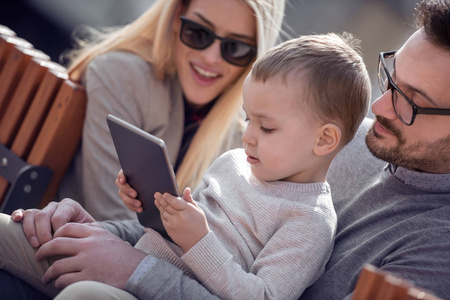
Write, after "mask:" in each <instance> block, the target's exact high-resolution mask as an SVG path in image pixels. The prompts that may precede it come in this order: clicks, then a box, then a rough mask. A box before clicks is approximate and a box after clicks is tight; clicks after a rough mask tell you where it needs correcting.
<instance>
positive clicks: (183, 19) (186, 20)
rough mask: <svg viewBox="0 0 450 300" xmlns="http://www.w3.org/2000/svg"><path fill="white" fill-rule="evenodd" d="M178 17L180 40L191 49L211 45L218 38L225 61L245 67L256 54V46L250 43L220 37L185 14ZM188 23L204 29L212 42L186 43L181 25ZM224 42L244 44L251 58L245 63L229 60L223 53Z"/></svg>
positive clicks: (201, 48)
mask: <svg viewBox="0 0 450 300" xmlns="http://www.w3.org/2000/svg"><path fill="white" fill-rule="evenodd" d="M180 19H181V28H180V40H181V41H182V42H183V44H185V45H186V46H188V47H190V48H192V49H196V50H203V49H206V48H208V47H209V46H211V45H212V44H213V43H214V40H219V41H220V54H221V55H222V58H223V59H224V60H225V61H226V62H228V63H229V64H231V65H234V66H238V67H246V66H248V65H249V64H250V63H251V62H252V61H253V60H254V59H255V57H256V54H257V48H256V47H255V46H253V45H251V44H248V43H245V42H242V41H239V40H235V39H231V38H224V37H220V36H218V35H216V34H215V33H214V32H213V31H212V30H210V29H209V28H207V27H205V26H203V25H202V24H199V23H197V22H195V21H192V20H190V19H188V18H186V17H185V16H180ZM188 23H190V24H194V25H195V26H197V27H199V28H201V29H202V30H204V31H206V32H207V33H208V34H209V35H210V36H211V37H212V38H213V40H212V42H211V43H210V44H207V45H206V46H204V47H195V46H193V45H191V44H189V43H186V41H185V40H184V39H183V27H184V26H185V25H186V24H188ZM226 42H231V43H235V44H240V45H245V46H247V47H249V50H250V52H249V53H250V54H251V58H249V59H248V61H247V62H246V63H245V64H237V63H236V62H233V61H230V60H229V58H227V56H226V55H224V53H225V47H224V45H225V44H226Z"/></svg>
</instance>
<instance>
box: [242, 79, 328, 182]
mask: <svg viewBox="0 0 450 300" xmlns="http://www.w3.org/2000/svg"><path fill="white" fill-rule="evenodd" d="M304 95H305V92H304V88H303V87H302V84H301V82H299V80H298V81H297V82H294V81H292V80H290V81H288V84H285V83H283V81H282V80H281V78H279V76H275V77H274V78H271V79H269V80H267V81H266V82H265V83H262V82H261V81H255V80H253V78H252V76H251V74H250V75H249V76H248V77H247V79H246V80H245V82H244V86H243V99H244V105H243V108H244V110H245V113H246V119H247V128H246V130H245V132H244V134H243V136H242V142H243V143H244V148H245V152H246V154H247V161H248V162H249V163H250V165H251V169H252V174H253V175H254V176H255V177H256V178H258V179H260V180H265V181H273V180H285V181H290V182H316V181H317V180H316V173H317V172H316V171H315V168H313V167H312V166H313V162H315V161H316V160H317V157H315V155H314V153H313V147H314V143H315V142H316V140H317V138H316V134H317V131H318V129H319V126H320V125H319V124H318V123H317V122H313V121H311V119H312V118H311V117H309V115H308V111H307V109H306V108H305V107H303V106H302V104H301V103H302V97H304Z"/></svg>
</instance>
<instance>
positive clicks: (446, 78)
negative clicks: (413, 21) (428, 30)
mask: <svg viewBox="0 0 450 300" xmlns="http://www.w3.org/2000/svg"><path fill="white" fill-rule="evenodd" d="M395 68H396V75H397V79H398V81H399V82H397V83H398V84H400V85H407V86H410V87H412V89H413V90H416V91H419V92H422V93H423V94H424V95H426V96H428V97H429V98H431V100H432V101H431V102H433V104H434V105H436V106H443V107H449V108H450V50H448V49H444V48H442V47H438V46H436V45H434V44H433V43H431V41H430V40H429V39H428V38H427V37H426V34H425V31H424V30H423V29H419V30H417V31H416V32H415V33H414V34H413V35H412V36H411V37H410V38H409V39H408V40H407V41H406V43H405V44H404V45H403V47H402V48H400V49H399V51H397V53H396V57H395Z"/></svg>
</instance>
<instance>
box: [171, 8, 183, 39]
mask: <svg viewBox="0 0 450 300" xmlns="http://www.w3.org/2000/svg"><path fill="white" fill-rule="evenodd" d="M185 12H186V7H185V5H184V3H183V1H178V4H177V8H176V9H175V14H174V16H173V24H172V28H173V30H174V31H175V33H176V34H178V33H179V31H180V27H181V20H180V17H181V16H182V15H183V14H184V13H185Z"/></svg>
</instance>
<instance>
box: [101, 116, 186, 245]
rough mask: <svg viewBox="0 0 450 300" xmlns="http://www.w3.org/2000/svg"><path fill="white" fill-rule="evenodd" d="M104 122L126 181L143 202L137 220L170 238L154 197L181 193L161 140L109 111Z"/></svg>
mask: <svg viewBox="0 0 450 300" xmlns="http://www.w3.org/2000/svg"><path fill="white" fill-rule="evenodd" d="M107 122H108V126H109V130H110V132H111V136H112V139H113V142H114V146H115V148H116V152H117V156H118V157H119V162H120V165H121V167H122V170H123V173H124V174H125V176H126V178H127V183H128V184H129V185H130V186H131V187H132V188H133V189H134V190H136V192H137V194H138V195H137V199H139V200H140V201H141V202H142V208H143V211H142V212H141V213H138V214H137V217H138V219H139V222H140V223H141V224H142V225H144V226H145V227H149V228H153V229H154V230H156V231H157V232H159V233H160V234H161V235H162V236H164V237H165V238H169V237H168V235H167V232H166V230H165V229H164V226H163V224H162V221H161V216H160V213H159V210H158V208H157V207H156V205H155V203H154V201H155V198H154V196H153V195H154V194H155V193H156V192H160V193H166V192H167V193H170V194H172V195H175V196H179V195H180V192H179V190H178V185H177V182H176V179H175V174H174V171H173V168H172V165H171V163H170V159H169V154H168V152H167V148H166V145H165V143H164V141H163V140H161V139H159V138H157V137H155V136H154V135H152V134H150V133H148V132H145V131H144V130H142V129H140V128H138V127H136V126H133V125H131V124H129V123H127V122H125V121H124V120H121V119H119V118H117V117H116V116H113V115H111V114H109V115H108V117H107ZM169 239H170V238H169Z"/></svg>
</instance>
